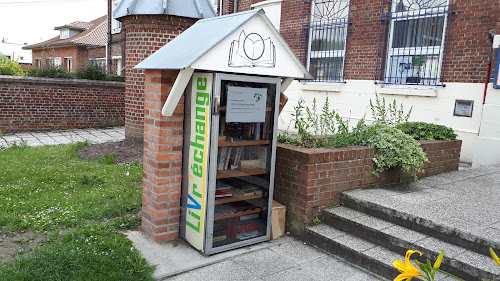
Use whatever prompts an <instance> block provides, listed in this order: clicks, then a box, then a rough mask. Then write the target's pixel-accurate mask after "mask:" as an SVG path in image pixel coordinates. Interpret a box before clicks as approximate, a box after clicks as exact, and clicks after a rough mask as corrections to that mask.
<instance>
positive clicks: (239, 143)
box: [219, 140, 271, 147]
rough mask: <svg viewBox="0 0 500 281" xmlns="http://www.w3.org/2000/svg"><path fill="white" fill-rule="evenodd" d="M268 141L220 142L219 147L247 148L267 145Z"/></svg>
mask: <svg viewBox="0 0 500 281" xmlns="http://www.w3.org/2000/svg"><path fill="white" fill-rule="evenodd" d="M270 143H271V141H270V140H246V141H245V140H239V141H222V142H219V147H226V146H249V145H268V144H270Z"/></svg>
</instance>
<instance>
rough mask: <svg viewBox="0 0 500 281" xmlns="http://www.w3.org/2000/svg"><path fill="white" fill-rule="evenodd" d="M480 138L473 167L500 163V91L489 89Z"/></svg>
mask: <svg viewBox="0 0 500 281" xmlns="http://www.w3.org/2000/svg"><path fill="white" fill-rule="evenodd" d="M482 119H483V120H482V121H481V129H480V133H479V137H478V138H477V140H476V144H475V147H474V157H473V161H472V166H473V167H480V166H484V165H492V164H498V163H500V89H494V88H493V84H490V85H489V87H488V92H487V95H486V101H485V104H484V110H483V118H482Z"/></svg>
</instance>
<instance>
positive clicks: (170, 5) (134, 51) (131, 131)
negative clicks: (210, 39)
mask: <svg viewBox="0 0 500 281" xmlns="http://www.w3.org/2000/svg"><path fill="white" fill-rule="evenodd" d="M108 5H113V6H115V5H116V7H115V8H114V9H113V12H112V13H113V18H114V19H115V20H117V21H118V22H120V23H121V26H120V28H119V30H120V32H117V33H116V34H114V35H112V40H113V42H114V43H113V46H117V45H118V44H119V45H120V46H121V47H120V48H122V50H124V52H123V56H122V61H123V65H124V66H125V73H126V76H125V136H126V138H127V139H129V140H139V141H141V140H143V139H144V79H145V76H144V71H143V70H137V69H133V68H134V66H136V65H137V64H138V63H140V62H141V61H143V60H144V59H145V58H147V57H148V56H149V55H151V54H152V53H154V52H155V51H157V50H158V49H160V48H161V47H163V46H164V45H165V44H167V43H168V42H170V41H171V40H172V39H174V38H175V37H176V36H178V35H179V34H181V33H182V32H183V31H184V30H186V29H187V28H189V27H190V26H191V25H193V24H194V23H195V22H196V21H197V20H198V19H201V18H209V17H214V16H216V15H217V14H216V12H215V11H214V9H213V7H212V5H211V4H210V2H209V0H197V1H186V0H176V1H174V0H171V1H162V0H151V1H145V0H121V1H113V2H111V1H108ZM108 7H110V6H108ZM108 10H109V9H108ZM108 24H109V23H108ZM111 25H113V22H111ZM114 25H115V26H118V24H117V23H116V22H115V23H114ZM113 36H114V37H113ZM115 40H116V42H115ZM194 47H195V46H193V48H194ZM123 48H124V49H123ZM117 49H118V47H117Z"/></svg>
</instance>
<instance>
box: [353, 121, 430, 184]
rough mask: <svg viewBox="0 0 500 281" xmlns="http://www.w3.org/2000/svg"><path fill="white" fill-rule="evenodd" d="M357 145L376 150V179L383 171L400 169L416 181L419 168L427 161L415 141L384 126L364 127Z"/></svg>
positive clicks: (374, 172)
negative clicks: (394, 168)
mask: <svg viewBox="0 0 500 281" xmlns="http://www.w3.org/2000/svg"><path fill="white" fill-rule="evenodd" d="M359 144H360V145H366V146H370V147H375V148H377V153H376V154H375V156H374V157H373V161H374V162H375V164H376V165H377V168H376V169H375V170H374V171H373V174H374V175H376V176H377V177H378V176H379V175H380V173H382V172H383V171H385V170H388V169H390V168H393V167H400V168H401V170H402V171H403V172H406V173H409V174H411V175H413V177H414V178H415V179H416V178H417V173H419V172H423V170H422V169H421V167H422V166H423V165H424V163H425V162H428V161H429V160H428V159H427V157H426V156H425V153H424V151H423V150H422V148H420V144H419V143H418V142H417V141H416V140H415V139H413V138H412V137H411V136H409V135H407V134H405V133H403V132H402V131H401V130H399V129H396V128H393V127H390V126H388V125H385V124H377V123H375V124H373V125H370V126H366V127H364V128H363V129H362V130H361V132H359Z"/></svg>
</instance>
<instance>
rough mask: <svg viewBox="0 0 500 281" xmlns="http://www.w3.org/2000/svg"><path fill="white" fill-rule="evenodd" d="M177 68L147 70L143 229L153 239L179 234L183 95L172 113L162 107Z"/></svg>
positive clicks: (175, 75) (170, 237) (163, 238)
mask: <svg viewBox="0 0 500 281" xmlns="http://www.w3.org/2000/svg"><path fill="white" fill-rule="evenodd" d="M178 73H179V71H178V70H146V72H145V87H144V158H143V162H144V173H143V186H144V187H143V195H142V230H143V231H144V232H145V233H146V234H147V235H148V236H149V237H151V238H152V239H153V240H154V241H163V240H167V239H172V238H175V237H177V236H178V235H179V218H180V197H181V181H182V141H183V124H184V97H183V98H181V100H180V103H179V105H178V106H177V108H176V109H175V112H174V114H173V116H171V117H165V116H162V115H161V109H162V107H163V105H164V104H165V101H166V100H167V97H168V93H169V92H170V90H171V89H172V85H173V84H174V81H175V79H176V77H177V75H178Z"/></svg>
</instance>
